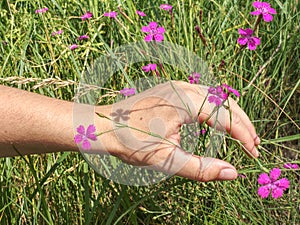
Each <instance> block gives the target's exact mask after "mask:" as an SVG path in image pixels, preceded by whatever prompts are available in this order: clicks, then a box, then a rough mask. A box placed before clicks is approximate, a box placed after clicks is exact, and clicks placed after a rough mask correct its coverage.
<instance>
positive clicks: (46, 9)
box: [35, 7, 48, 14]
mask: <svg viewBox="0 0 300 225" xmlns="http://www.w3.org/2000/svg"><path fill="white" fill-rule="evenodd" d="M47 11H48V8H47V7H45V8H42V9H37V10H35V13H36V14H38V13H45V12H47Z"/></svg>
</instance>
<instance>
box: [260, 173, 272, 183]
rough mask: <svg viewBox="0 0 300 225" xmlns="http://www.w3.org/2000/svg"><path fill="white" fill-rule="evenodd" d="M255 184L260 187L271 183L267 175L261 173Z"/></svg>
mask: <svg viewBox="0 0 300 225" xmlns="http://www.w3.org/2000/svg"><path fill="white" fill-rule="evenodd" d="M257 182H258V183H259V184H261V185H266V184H269V183H271V179H270V178H269V176H268V174H266V173H262V174H260V175H259V177H258V179H257Z"/></svg>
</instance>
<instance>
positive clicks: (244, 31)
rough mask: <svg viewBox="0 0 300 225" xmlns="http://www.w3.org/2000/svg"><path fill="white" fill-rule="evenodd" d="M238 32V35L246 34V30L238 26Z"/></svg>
mask: <svg viewBox="0 0 300 225" xmlns="http://www.w3.org/2000/svg"><path fill="white" fill-rule="evenodd" d="M239 34H240V35H243V36H246V35H247V32H246V30H244V29H242V28H240V29H239Z"/></svg>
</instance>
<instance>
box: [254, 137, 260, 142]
mask: <svg viewBox="0 0 300 225" xmlns="http://www.w3.org/2000/svg"><path fill="white" fill-rule="evenodd" d="M254 141H255V143H257V144H260V138H259V137H258V136H256V137H255V138H254Z"/></svg>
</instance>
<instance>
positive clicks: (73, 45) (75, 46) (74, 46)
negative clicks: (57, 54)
mask: <svg viewBox="0 0 300 225" xmlns="http://www.w3.org/2000/svg"><path fill="white" fill-rule="evenodd" d="M76 48H78V45H76V44H72V45H71V46H69V49H71V50H72V51H73V50H74V49H76Z"/></svg>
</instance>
